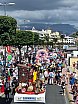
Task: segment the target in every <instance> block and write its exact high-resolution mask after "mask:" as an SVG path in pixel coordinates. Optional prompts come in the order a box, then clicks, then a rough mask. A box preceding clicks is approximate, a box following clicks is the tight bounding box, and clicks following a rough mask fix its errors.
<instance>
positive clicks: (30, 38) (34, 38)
mask: <svg viewBox="0 0 78 104" xmlns="http://www.w3.org/2000/svg"><path fill="white" fill-rule="evenodd" d="M12 39H13V42H12V43H14V44H13V45H15V46H17V47H18V49H19V57H20V58H19V59H20V60H19V61H20V63H21V48H22V46H25V45H27V47H28V45H33V43H34V44H38V40H39V35H38V34H37V33H33V32H31V31H22V30H19V31H17V32H16V34H15V36H14V35H13V37H12ZM27 51H28V48H27Z"/></svg>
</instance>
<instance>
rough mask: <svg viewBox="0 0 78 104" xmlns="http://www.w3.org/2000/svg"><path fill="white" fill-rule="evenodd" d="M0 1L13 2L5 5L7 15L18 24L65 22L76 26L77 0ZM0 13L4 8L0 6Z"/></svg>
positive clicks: (77, 21) (77, 17)
mask: <svg viewBox="0 0 78 104" xmlns="http://www.w3.org/2000/svg"><path fill="white" fill-rule="evenodd" d="M0 2H1V3H4V2H6V3H9V2H14V3H15V5H13V6H6V13H7V15H8V16H12V17H14V18H15V19H16V20H17V22H18V24H21V23H24V20H25V22H45V23H65V24H72V25H75V26H77V27H78V0H0ZM0 15H4V8H3V6H0Z"/></svg>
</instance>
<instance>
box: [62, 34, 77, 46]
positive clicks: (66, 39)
mask: <svg viewBox="0 0 78 104" xmlns="http://www.w3.org/2000/svg"><path fill="white" fill-rule="evenodd" d="M63 43H65V44H71V45H75V39H74V38H73V37H70V36H65V37H64V39H63Z"/></svg>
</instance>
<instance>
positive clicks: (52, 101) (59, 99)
mask: <svg viewBox="0 0 78 104" xmlns="http://www.w3.org/2000/svg"><path fill="white" fill-rule="evenodd" d="M46 89H47V91H46V104H66V103H65V97H64V96H63V95H62V90H61V87H59V86H57V85H47V87H46ZM0 104H41V103H14V102H13V97H12V96H11V98H10V101H9V102H7V103H6V102H5V99H4V97H3V98H0Z"/></svg>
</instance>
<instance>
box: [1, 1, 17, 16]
mask: <svg viewBox="0 0 78 104" xmlns="http://www.w3.org/2000/svg"><path fill="white" fill-rule="evenodd" d="M12 5H15V3H6V2H4V3H0V6H4V15H5V16H6V6H12Z"/></svg>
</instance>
